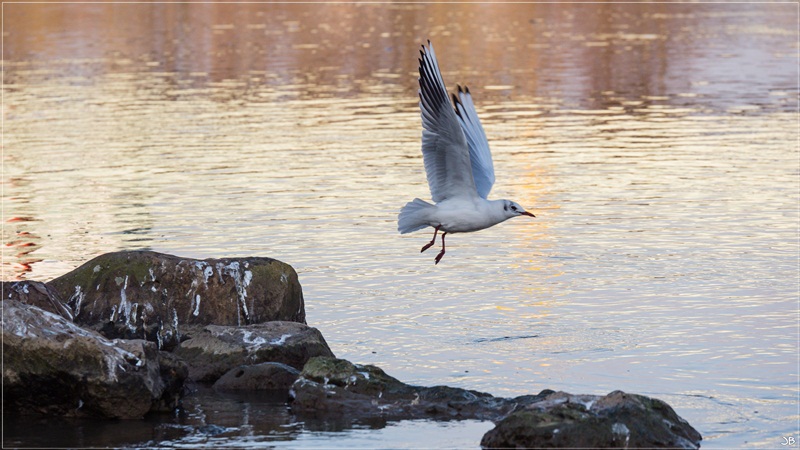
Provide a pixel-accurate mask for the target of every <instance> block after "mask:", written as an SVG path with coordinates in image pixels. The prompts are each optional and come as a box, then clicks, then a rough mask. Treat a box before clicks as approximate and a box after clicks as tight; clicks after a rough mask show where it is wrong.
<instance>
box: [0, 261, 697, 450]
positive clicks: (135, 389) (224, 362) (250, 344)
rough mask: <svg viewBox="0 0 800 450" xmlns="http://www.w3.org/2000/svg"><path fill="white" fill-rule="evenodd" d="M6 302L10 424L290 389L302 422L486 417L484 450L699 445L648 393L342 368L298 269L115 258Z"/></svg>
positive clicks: (29, 287)
mask: <svg viewBox="0 0 800 450" xmlns="http://www.w3.org/2000/svg"><path fill="white" fill-rule="evenodd" d="M2 292H3V295H2V299H3V305H2V306H3V328H2V333H3V363H4V371H3V394H4V399H5V401H4V403H3V412H4V414H11V415H24V414H39V415H46V416H58V417H96V418H108V419H139V418H142V417H143V416H144V415H145V414H148V413H150V412H154V411H170V410H174V409H175V408H179V407H180V404H181V402H182V400H183V399H185V398H187V396H191V395H192V394H191V390H190V389H188V388H187V387H188V386H190V385H192V384H193V383H200V384H203V385H211V386H213V387H214V389H218V390H231V391H234V390H235V391H240V392H247V391H270V392H284V394H279V395H285V398H286V401H287V403H288V405H289V407H290V408H291V410H292V412H293V413H294V414H296V415H297V416H298V417H308V418H320V417H322V418H325V417H341V416H347V417H348V418H351V419H355V420H358V419H363V420H370V419H374V418H380V419H383V420H405V419H431V420H465V419H479V420H490V421H492V422H494V423H495V425H496V426H495V428H494V429H492V430H490V431H489V432H488V433H486V434H485V435H484V437H483V439H482V441H481V446H482V447H484V448H501V447H505V448H507V447H512V448H525V447H670V448H699V446H700V441H701V439H702V438H701V436H700V434H699V433H698V432H697V431H696V430H695V429H694V428H692V427H691V425H689V424H688V423H687V422H686V421H685V420H683V419H682V418H680V417H679V416H678V415H677V414H676V413H675V411H674V410H673V409H672V408H671V407H670V406H669V405H667V404H666V403H664V402H662V401H660V400H657V399H653V398H648V397H645V396H641V395H636V394H628V393H624V392H621V391H615V392H612V393H610V394H608V395H605V396H595V395H573V394H568V393H565V392H556V391H552V390H543V391H541V392H539V393H538V394H535V395H525V396H520V397H516V398H500V397H494V396H492V395H490V394H487V393H482V392H477V391H471V390H466V389H460V388H453V387H448V386H434V387H422V386H412V385H408V384H405V383H403V382H401V381H399V380H397V379H395V378H393V377H391V376H390V375H388V374H386V373H385V372H384V371H383V370H381V369H380V368H378V367H376V366H371V365H359V364H354V363H351V362H349V361H346V360H343V359H337V358H336V357H335V355H334V354H333V352H332V351H331V349H330V348H329V346H328V344H327V343H326V342H325V339H324V337H323V336H322V334H321V333H320V332H319V330H317V329H316V328H313V327H309V326H308V325H307V324H306V323H305V306H304V299H303V295H302V289H301V287H300V283H299V281H298V277H297V273H296V272H295V271H294V269H293V268H292V267H291V266H289V265H287V264H285V263H282V262H280V261H277V260H274V259H270V258H226V259H210V260H202V261H201V260H194V259H188V258H180V257H176V256H172V255H165V254H160V253H155V252H149V251H126V252H116V253H109V254H105V255H102V256H99V257H97V258H95V259H93V260H91V261H89V262H87V263H86V264H84V265H82V266H81V267H79V268H77V269H75V270H73V271H72V272H70V273H68V274H66V275H64V276H62V277H59V278H56V279H54V280H52V281H51V282H48V283H41V282H36V281H20V282H4V283H3V284H2Z"/></svg>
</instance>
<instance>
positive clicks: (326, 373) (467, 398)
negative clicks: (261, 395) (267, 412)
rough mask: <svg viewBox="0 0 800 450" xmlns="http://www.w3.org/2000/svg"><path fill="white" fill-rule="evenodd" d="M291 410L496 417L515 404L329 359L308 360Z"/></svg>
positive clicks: (395, 417)
mask: <svg viewBox="0 0 800 450" xmlns="http://www.w3.org/2000/svg"><path fill="white" fill-rule="evenodd" d="M291 396H292V403H291V406H292V411H293V412H295V413H299V414H306V415H312V416H315V417H319V416H320V415H332V416H335V415H340V414H345V415H347V416H349V417H351V418H358V419H369V418H375V417H383V418H386V419H388V420H402V419H420V418H431V419H479V420H496V419H499V418H501V417H503V416H504V415H506V414H508V413H509V412H511V411H512V410H513V408H514V407H515V406H516V403H515V402H514V401H513V400H509V399H503V398H496V397H493V396H492V395H490V394H486V393H483V392H478V391H470V390H466V389H459V388H452V387H447V386H434V387H420V386H412V385H408V384H405V383H403V382H401V381H399V380H397V379H396V378H393V377H391V376H389V375H387V374H386V373H385V372H384V371H383V370H381V369H380V368H379V367H376V366H372V365H363V366H362V365H358V364H353V363H351V362H349V361H346V360H343V359H336V358H330V357H317V358H311V359H310V360H309V361H308V363H306V365H305V367H304V368H303V371H302V372H301V374H300V378H299V379H298V380H297V381H296V382H295V384H294V385H293V386H292V391H291Z"/></svg>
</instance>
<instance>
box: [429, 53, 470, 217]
mask: <svg viewBox="0 0 800 450" xmlns="http://www.w3.org/2000/svg"><path fill="white" fill-rule="evenodd" d="M420 54H421V55H422V57H421V58H420V60H419V98H420V102H419V107H420V110H421V113H422V114H421V115H422V126H423V130H422V155H423V159H424V161H425V173H426V175H427V177H428V186H430V188H431V196H432V197H433V201H434V202H437V203H438V202H441V201H442V200H446V199H449V198H453V197H476V196H477V195H478V193H477V190H476V189H475V181H474V180H473V178H472V176H473V175H472V174H473V170H472V163H471V162H470V150H469V146H468V144H467V138H466V137H465V136H464V132H463V130H462V126H461V123H460V122H459V119H458V117H457V116H456V112H455V109H454V108H453V105H452V103H450V98H449V96H448V95H447V89H446V88H445V86H444V81H443V80H442V74H441V72H440V71H439V63H438V62H437V61H436V54H435V53H434V51H433V46H432V45H431V43H430V41H428V47H425V46H424V45H423V46H422V50H420Z"/></svg>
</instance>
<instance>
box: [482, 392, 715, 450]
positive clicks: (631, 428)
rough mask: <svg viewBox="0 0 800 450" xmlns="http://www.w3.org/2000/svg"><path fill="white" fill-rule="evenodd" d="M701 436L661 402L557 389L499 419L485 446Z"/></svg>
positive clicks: (678, 440) (688, 444)
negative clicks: (567, 391)
mask: <svg viewBox="0 0 800 450" xmlns="http://www.w3.org/2000/svg"><path fill="white" fill-rule="evenodd" d="M701 440H702V437H701V436H700V433H698V432H697V430H695V429H694V428H692V426H691V425H689V424H688V423H687V422H686V421H685V420H683V419H682V418H680V417H679V416H678V415H677V414H676V413H675V411H674V410H673V409H672V408H671V407H670V406H669V405H667V404H666V403H664V402H663V401H661V400H657V399H653V398H649V397H645V396H642V395H635V394H626V393H624V392H622V391H614V392H612V393H610V394H608V395H606V396H597V395H572V394H567V393H565V392H555V393H552V394H550V395H548V396H546V397H545V398H544V399H543V400H541V401H538V402H534V403H532V404H529V405H528V406H526V407H524V408H522V409H520V410H518V411H516V412H514V413H513V414H511V415H509V416H508V417H506V418H504V419H503V420H501V421H500V422H499V423H497V426H496V427H495V428H494V429H492V430H490V431H489V432H487V433H486V434H485V435H484V436H483V439H482V440H481V447H483V448H541V447H583V448H599V447H604V448H605V447H624V448H629V447H632V448H642V447H647V448H654V447H659V448H684V449H696V448H699V447H700V441H701Z"/></svg>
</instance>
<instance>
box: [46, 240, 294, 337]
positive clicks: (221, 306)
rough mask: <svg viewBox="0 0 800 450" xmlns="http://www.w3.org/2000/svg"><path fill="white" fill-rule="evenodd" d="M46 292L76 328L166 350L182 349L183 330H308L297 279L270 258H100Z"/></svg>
mask: <svg viewBox="0 0 800 450" xmlns="http://www.w3.org/2000/svg"><path fill="white" fill-rule="evenodd" d="M48 284H49V285H50V286H51V287H52V288H54V289H55V291H57V292H58V293H59V294H60V295H61V297H62V298H64V299H67V302H68V306H69V308H70V309H71V310H72V312H73V314H74V320H75V323H77V324H80V325H83V326H88V327H91V328H92V329H94V330H97V331H100V332H101V333H102V334H103V335H104V336H106V337H109V338H124V339H147V340H149V341H153V342H157V343H158V345H159V348H164V349H171V348H174V347H175V346H176V345H177V344H178V343H179V342H180V340H181V328H182V327H183V326H185V325H191V324H199V325H208V324H215V325H238V326H241V325H248V324H255V323H262V322H268V321H273V320H284V321H293V322H300V323H305V306H304V304H303V293H302V289H301V287H300V283H299V281H298V279H297V273H296V272H295V271H294V269H293V268H292V267H291V266H289V265H288V264H285V263H283V262H280V261H277V260H275V259H271V258H255V257H253V258H225V259H207V260H197V259H189V258H180V257H177V256H172V255H166V254H162V253H156V252H150V251H122V252H115V253H108V254H105V255H101V256H98V257H97V258H94V259H92V260H91V261H89V262H87V263H86V264H84V265H82V266H81V267H78V268H77V269H75V270H73V271H72V272H70V273H68V274H66V275H63V276H61V277H58V278H56V279H55V280H52V281H51V282H50V283H48Z"/></svg>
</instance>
